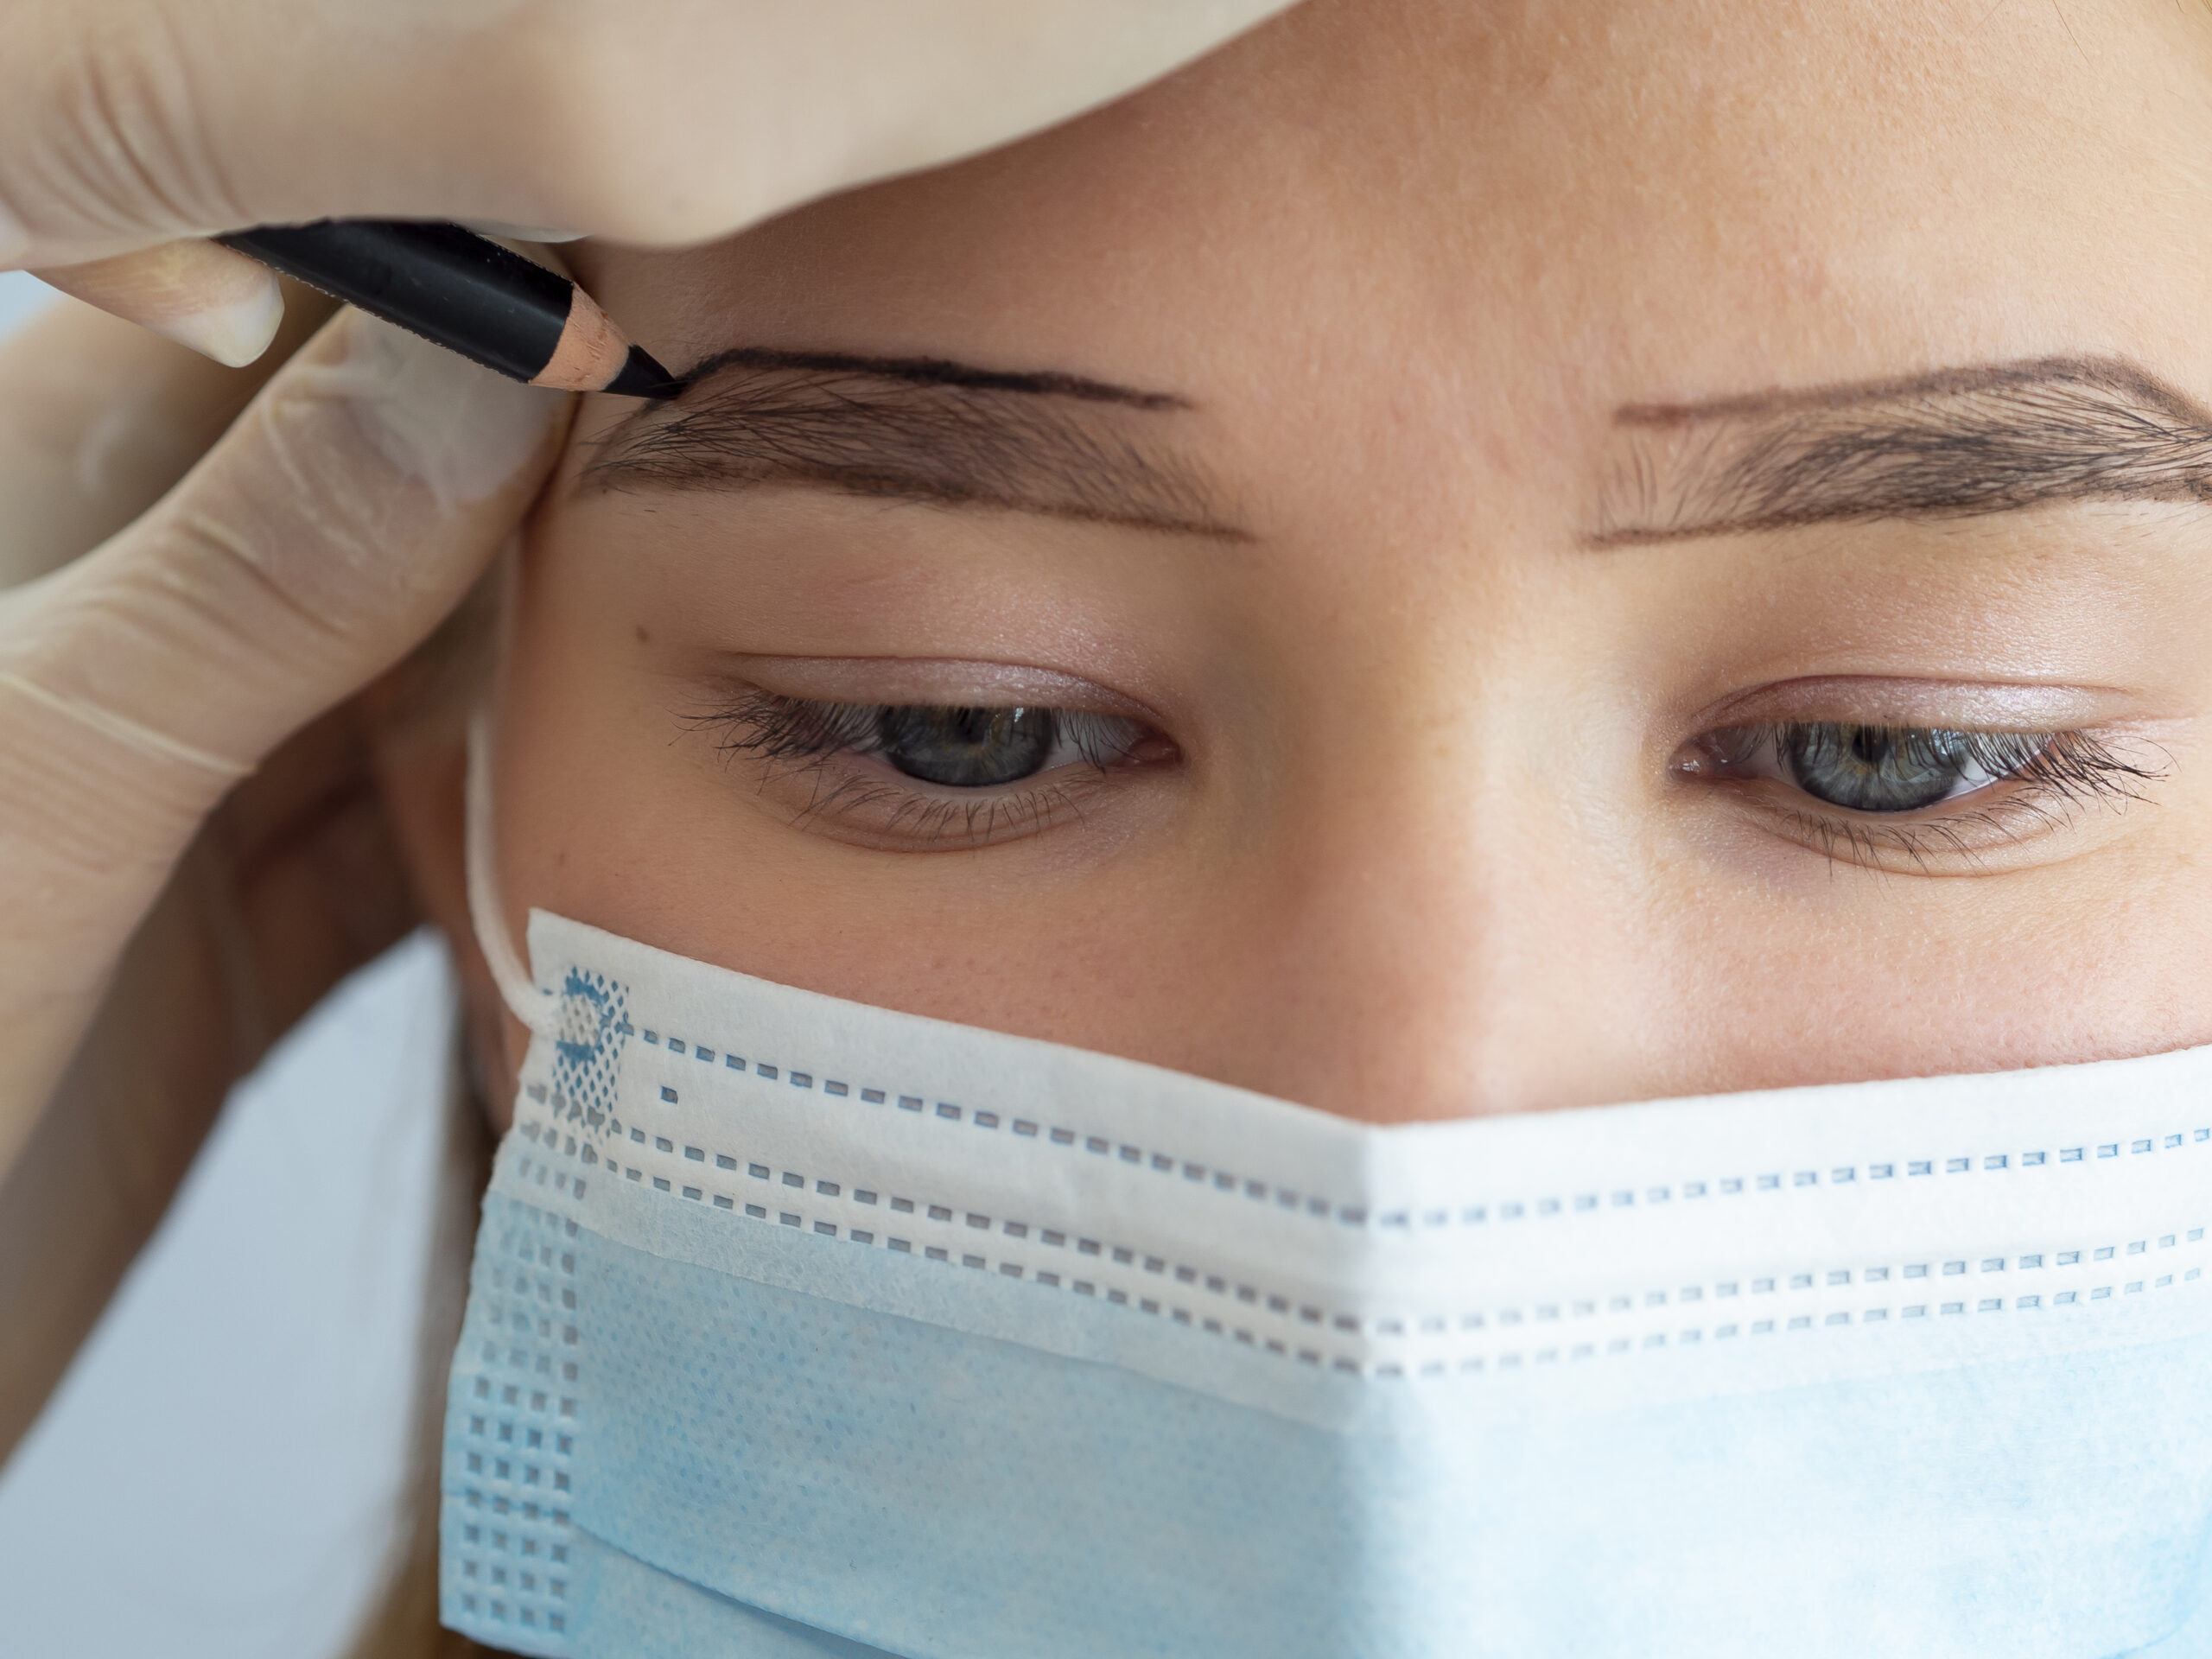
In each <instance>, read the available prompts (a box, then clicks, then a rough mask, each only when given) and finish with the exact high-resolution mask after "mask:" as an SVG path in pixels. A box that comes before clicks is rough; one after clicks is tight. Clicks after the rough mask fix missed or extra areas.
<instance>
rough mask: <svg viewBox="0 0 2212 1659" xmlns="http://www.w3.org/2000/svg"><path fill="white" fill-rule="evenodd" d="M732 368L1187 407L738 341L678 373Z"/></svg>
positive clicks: (1028, 377) (1085, 387) (1081, 382)
mask: <svg viewBox="0 0 2212 1659" xmlns="http://www.w3.org/2000/svg"><path fill="white" fill-rule="evenodd" d="M733 368H745V369H764V370H772V369H797V370H802V371H810V372H817V373H823V374H864V375H872V376H874V378H878V379H881V380H907V381H912V382H913V383H914V384H915V385H931V386H964V387H967V388H969V389H970V390H972V391H1012V392H1020V393H1025V394H1027V395H1028V396H1031V397H1073V398H1075V399H1077V400H1078V401H1079V402H1084V403H1093V404H1122V405H1124V406H1125V407H1127V408H1129V409H1188V408H1189V407H1190V406H1191V405H1190V404H1189V403H1188V402H1187V401H1185V399H1183V398H1181V397H1176V396H1174V395H1173V393H1172V392H1165V391H1135V390H1133V389H1132V388H1130V387H1128V386H1117V385H1112V384H1110V383H1109V382H1107V381H1104V380H1088V379H1085V378H1084V377H1083V376H1081V375H1079V374H1062V373H1059V372H1057V371H1053V370H1046V371H1044V372H1032V373H1020V372H1008V371H1007V370H1003V369H979V368H976V367H975V366H973V365H970V364H967V363H955V362H952V361H950V360H949V359H945V358H941V357H861V356H857V355H855V354H853V353H846V352H785V351H777V350H774V349H773V348H772V347H769V346H735V347H733V348H732V349H731V350H729V351H726V352H717V353H715V354H714V355H713V356H712V357H709V358H705V359H702V360H701V361H699V362H697V363H695V364H693V365H691V367H690V369H688V370H687V371H685V372H684V373H683V375H682V376H680V377H679V378H680V379H681V380H682V382H683V386H684V388H685V389H686V390H687V391H688V390H689V389H690V388H691V387H692V386H695V385H698V384H699V383H700V382H701V381H702V380H707V379H710V378H713V377H714V376H715V375H717V374H720V373H721V372H724V371H725V370H728V369H733Z"/></svg>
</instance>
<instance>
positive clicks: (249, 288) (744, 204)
mask: <svg viewBox="0 0 2212 1659" xmlns="http://www.w3.org/2000/svg"><path fill="white" fill-rule="evenodd" d="M1288 3H1289V0H892V3H887V0H656V3H654V4H652V5H649V6H646V5H627V6H618V5H608V4H606V3H604V0H321V3H319V4H316V5H313V6H305V7H303V6H302V5H301V4H299V3H298V0H194V3H192V4H189V5H179V4H176V3H174V0H9V3H8V4H7V5H6V6H5V7H0V270H7V269H11V268H18V267H22V268H29V269H31V270H39V271H40V272H41V275H44V276H46V277H48V280H50V281H52V282H54V283H55V284H56V285H57V286H60V287H62V288H64V289H67V291H69V292H71V293H74V294H77V295H79V296H80V297H82V298H85V299H86V300H89V301H91V302H92V303H94V304H96V305H99V306H101V307H103V308H106V309H109V310H111V311H114V312H116V313H117V314H118V315H126V316H130V317H132V318H134V319H137V320H139V321H145V322H147V323H149V325H151V326H154V327H157V328H160V329H161V330H162V331H163V332H165V333H167V334H168V335H170V336H171V337H172V338H174V339H175V340H181V341H183V342H184V343H186V344H188V345H190V346H194V348H195V349H199V350H202V351H205V352H207V353H209V354H211V355H213V356H214V357H216V358H218V359H220V360H222V361H225V362H231V363H240V362H246V361H250V360H251V359H252V358H253V357H254V356H256V355H257V353H259V352H260V350H261V349H262V347H263V346H265V345H266V344H267V343H268V340H269V337H270V334H271V333H272V332H273V330H274V328H275V327H276V320H277V315H278V313H279V306H278V304H277V298H276V289H275V286H274V284H273V283H272V282H271V281H270V279H269V277H268V274H267V273H266V272H265V271H264V270H263V269H262V268H261V267H260V266H258V265H257V264H254V263H253V262H252V261H251V260H248V259H246V258H245V257H243V256H242V255H238V254H235V253H232V252H231V251H229V250H227V249H224V248H220V247H218V246H215V245H213V244H208V243H190V244H187V245H184V246H181V247H176V248H170V249H167V250H163V251H158V252H155V253H152V254H151V255H150V256H149V255H148V254H140V253H135V252H134V251H137V250H142V249H148V248H149V247H151V245H154V244H157V243H163V242H168V241H172V240H174V239H175V238H180V237H192V236H204V235H207V234H209V233H212V232H216V231H219V230H226V229H237V228H239V227H242V226H249V225H256V224H264V223H270V222H277V221H292V220H300V219H318V218H323V217H326V216H346V215H351V216H355V217H378V218H429V219H469V220H474V221H480V222H481V221H497V222H499V223H503V224H505V225H507V226H558V227H562V228H563V230H564V231H566V232H572V233H577V234H585V233H589V234H595V235H601V236H608V237H613V238H619V239H622V240H626V241H632V242H642V243H659V244H676V243H683V242H694V241H702V240H705V239H707V238H712V237H715V236H719V235H722V234H725V233H727V232H731V231H734V230H736V229H738V228H739V227H741V226H745V225H747V224H750V223H752V222H753V221H755V220H757V219H762V218H764V217H766V215H768V214H770V213H775V212H778V211H779V210H780V209H783V208H785V207H792V206H795V205H797V204H798V203H799V202H801V201H804V200H808V199H809V198H810V197H814V196H817V195H821V194H826V193H828V192H829V191H833V190H836V189H840V188H845V187H847V186H850V185H855V184H859V183H861V182H863V181H867V180H870V179H875V178H881V177H884V176H886V175H890V174H893V173H899V172H905V171H908V170H911V169H913V168H924V167H930V166H934V165H936V164H938V163H939V162H946V161H950V160H951V159H953V158H954V157H956V156H962V155H965V154H968V153H969V152H971V151H975V150H978V149H985V148H988V146H990V145H993V144H996V143H1003V142H1004V141H1006V140H1007V139H1010V138H1014V137H1019V136H1020V135H1021V134H1022V133H1025V132H1028V131H1032V130H1035V129H1037V128H1039V127H1042V126H1045V125H1047V124H1051V123H1052V122H1054V121H1058V120H1060V119H1063V118H1065V117H1068V116H1070V115H1073V114H1075V113H1076V112H1077V111H1080V110H1084V109H1086V108H1088V107H1090V106H1092V105H1097V104H1100V103H1103V102H1105V101H1106V100H1108V99H1112V98H1114V97H1116V96H1118V95H1119V94H1121V93H1122V92H1127V91H1128V90H1130V89H1131V88H1133V87H1135V86H1139V85H1141V83H1143V82H1145V81H1147V80H1150V79H1154V78H1155V77H1156V76H1159V75H1160V74H1162V73H1165V72H1166V71H1167V70H1169V69H1172V68H1173V67H1176V66H1177V65H1178V64H1180V63H1182V62H1184V61H1185V60H1188V59H1190V58H1192V57H1195V56H1197V55H1198V54H1200V53H1202V52H1204V51H1205V50H1207V49H1208V48H1211V47H1212V46H1215V45H1217V44H1218V43H1219V42H1220V41H1223V40H1224V39H1226V38H1227V37H1229V36H1230V35H1233V34H1236V32H1238V31H1239V30H1242V29H1245V28H1246V27H1248V26H1249V25H1250V24H1252V23H1253V22H1256V21H1258V20H1259V19H1261V18H1262V17H1265V16H1268V15H1269V14H1271V13H1274V12H1276V11H1279V10H1283V9H1284V8H1285V7H1286V5H1287V4H1288ZM517 234H519V235H524V236H527V235H528V234H529V232H526V231H524V232H517ZM119 254H133V257H130V258H128V259H124V260H120V261H111V256H115V255H119ZM83 262H98V263H94V264H92V265H91V266H90V267H89V268H81V269H80V268H78V267H79V266H80V265H81V264H83Z"/></svg>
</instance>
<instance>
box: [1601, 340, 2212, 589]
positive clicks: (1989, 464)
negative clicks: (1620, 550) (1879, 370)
mask: <svg viewBox="0 0 2212 1659" xmlns="http://www.w3.org/2000/svg"><path fill="white" fill-rule="evenodd" d="M1613 429H1614V431H1615V433H1616V435H1618V442H1617V444H1616V446H1615V449H1614V452H1613V454H1612V455H1611V461H1612V466H1611V472H1610V474H1609V476H1608V477H1607V479H1606V480H1605V485H1604V487H1603V489H1602V490H1601V497H1600V499H1601V511H1600V515H1599V517H1600V523H1601V527H1600V528H1599V530H1597V531H1593V532H1592V533H1590V534H1589V535H1587V536H1586V537H1585V538H1584V540H1585V543H1586V545H1589V546H1592V547H1597V548H1611V547H1632V546H1649V545H1653V544H1656V543H1667V542H1675V541H1685V540H1688V539H1691V538H1693V537H1707V536H1727V535H1750V534H1757V533H1759V532H1763V531H1778V530H1789V529H1796V528H1799V527H1802V526H1804V525H1808V524H1820V523H1836V522H1859V523H1865V522H1868V521H1872V520H1878V519H1885V518H1899V519H1912V518H1936V519H1942V518H1974V517H1980V516H1982V515H1985V514H1992V513H1999V512H2020V511H2024V510H2027V509H2030V508H2032V507H2037V506H2040V505H2046V504H2048V503H2052V502H2059V501H2092V500H2104V501H2113V500H2137V501H2146V500H2147V501H2170V502H2171V501H2179V502H2189V503H2195V504H2203V503H2207V502H2212V413H2208V411H2207V410H2205V409H2204V408H2203V407H2202V405H2201V404H2197V403H2196V402H2195V401H2194V400H2193V399H2191V398H2190V397H2187V396H2185V395H2184V394H2183V393H2182V392H2180V391H2177V390H2176V389H2175V388H2174V387H2172V386H2171V385H2167V384H2166V383H2165V382H2164V381H2163V380H2160V379H2159V378H2157V377H2156V376H2154V375H2152V374H2151V373H2150V372H2148V371H2146V370H2145V369H2144V368H2142V367H2141V366H2140V365H2137V364H2135V363H2133V362H2132V361H2130V360H2129V359H2126V358H2121V357H2091V356H2052V357H2040V358H2030V359H2018V360H2015V361H2012V362H2005V363H1997V364H1988V365H1977V366H1972V367H1966V368H1954V369H1943V370H1939V371H1936V372H1933V373H1929V374H1921V375H1913V376H1909V377H1904V378H1889V379H1880V380H1869V381H1859V382H1854V383H1849V384H1842V385H1828V386H1817V387H1812V388H1809V389H1804V390H1793V391H1766V392H1755V393H1751V394H1748V395H1742V396H1734V397H1718V398H1713V399H1711V400H1708V401H1706V402H1701V403H1694V404H1628V405H1625V406H1624V407H1623V408H1621V409H1619V410H1616V411H1615V413H1614V416H1613Z"/></svg>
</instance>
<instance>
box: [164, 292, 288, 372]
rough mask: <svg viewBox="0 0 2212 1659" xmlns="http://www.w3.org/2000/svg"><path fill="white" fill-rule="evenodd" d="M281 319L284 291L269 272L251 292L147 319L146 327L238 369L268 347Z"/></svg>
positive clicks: (166, 338) (167, 338)
mask: <svg viewBox="0 0 2212 1659" xmlns="http://www.w3.org/2000/svg"><path fill="white" fill-rule="evenodd" d="M283 321H284V290H283V289H281V288H279V287H278V286H277V278H276V277H274V276H273V275H271V276H270V277H269V278H268V280H267V281H266V282H264V283H258V284H257V285H256V287H255V289H254V291H253V292H252V293H251V294H246V295H243V296H239V297H238V298H237V299H234V300H232V301H229V302H226V303H224V304H220V305H212V306H209V307H208V308H207V309H206V310H204V311H193V312H188V313H186V314H185V315H182V316H177V317H168V318H160V319H147V320H146V327H149V328H150V329H152V330H153V331H154V332H155V333H156V334H159V335H161V336H162V338H163V339H165V340H175V341H176V343H177V344H178V345H180V346H190V347H191V348H192V349H193V350H194V351H195V352H198V353H200V355H202V356H203V357H212V358H213V359H215V360H216V361H217V362H218V363H220V364H222V365H224V366H225V367H226V368H232V369H242V368H244V367H245V365H247V364H249V363H251V362H252V361H254V360H255V359H257V358H258V357H259V356H260V355H261V354H262V353H264V352H265V351H267V350H268V349H269V342H270V340H274V339H276V338H277V329H278V328H279V327H281V326H283Z"/></svg>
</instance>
